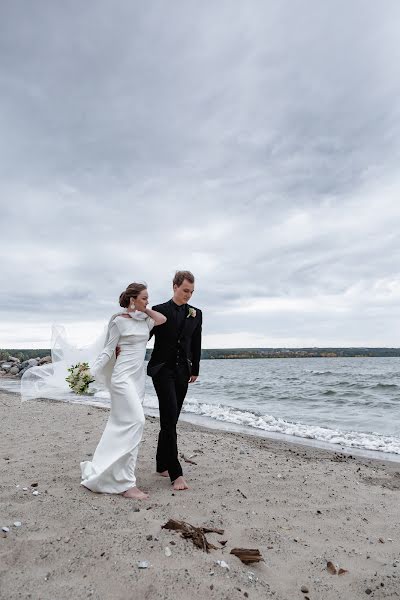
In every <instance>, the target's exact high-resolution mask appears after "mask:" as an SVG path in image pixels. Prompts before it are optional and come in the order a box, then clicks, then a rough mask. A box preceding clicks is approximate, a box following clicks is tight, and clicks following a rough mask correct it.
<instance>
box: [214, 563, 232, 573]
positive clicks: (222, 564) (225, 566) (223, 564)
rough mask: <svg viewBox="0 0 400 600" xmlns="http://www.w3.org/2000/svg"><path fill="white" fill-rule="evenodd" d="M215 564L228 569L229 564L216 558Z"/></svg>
mask: <svg viewBox="0 0 400 600" xmlns="http://www.w3.org/2000/svg"><path fill="white" fill-rule="evenodd" d="M215 564H216V565H218V566H220V567H222V568H223V569H227V570H228V571H229V565H228V563H226V562H225V561H224V560H217V562H216V563H215Z"/></svg>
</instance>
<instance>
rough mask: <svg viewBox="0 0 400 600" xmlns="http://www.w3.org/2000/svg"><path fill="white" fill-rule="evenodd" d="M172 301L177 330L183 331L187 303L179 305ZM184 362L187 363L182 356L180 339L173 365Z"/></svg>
mask: <svg viewBox="0 0 400 600" xmlns="http://www.w3.org/2000/svg"><path fill="white" fill-rule="evenodd" d="M171 303H172V307H173V309H174V311H173V315H174V319H175V325H176V331H177V332H178V333H181V332H182V331H183V326H184V321H185V317H186V304H181V306H179V305H178V304H175V302H174V301H173V300H171ZM182 364H186V361H185V359H184V356H182V352H181V348H180V342H179V339H178V340H177V346H176V357H175V360H174V363H173V366H174V367H175V366H178V365H182Z"/></svg>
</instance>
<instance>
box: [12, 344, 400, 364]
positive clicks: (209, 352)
mask: <svg viewBox="0 0 400 600" xmlns="http://www.w3.org/2000/svg"><path fill="white" fill-rule="evenodd" d="M50 354H51V350H50V349H48V348H47V349H37V348H33V349H32V348H27V349H20V348H18V349H4V350H3V349H0V361H6V360H8V358H9V357H10V356H14V357H15V358H18V359H19V360H20V361H21V362H22V361H24V360H28V359H29V358H38V357H39V358H43V357H44V356H48V355H50ZM150 354H151V349H150V348H149V349H148V350H147V351H146V359H148V358H149V356H150ZM385 356H386V357H398V356H399V357H400V348H356V347H354V348H351V347H349V348H215V349H204V350H202V353H201V358H202V359H203V360H212V359H240V358H241V359H246V358H337V357H341V358H354V357H358V358H363V357H385Z"/></svg>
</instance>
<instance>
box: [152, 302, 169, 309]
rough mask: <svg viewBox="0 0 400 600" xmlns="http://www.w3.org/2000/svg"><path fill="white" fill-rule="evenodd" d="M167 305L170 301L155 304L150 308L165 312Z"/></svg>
mask: <svg viewBox="0 0 400 600" xmlns="http://www.w3.org/2000/svg"><path fill="white" fill-rule="evenodd" d="M169 303H170V301H169V300H168V301H167V302H162V303H161V304H155V305H154V306H153V307H152V308H153V310H157V311H159V312H162V311H163V310H166V309H167V308H168V305H169Z"/></svg>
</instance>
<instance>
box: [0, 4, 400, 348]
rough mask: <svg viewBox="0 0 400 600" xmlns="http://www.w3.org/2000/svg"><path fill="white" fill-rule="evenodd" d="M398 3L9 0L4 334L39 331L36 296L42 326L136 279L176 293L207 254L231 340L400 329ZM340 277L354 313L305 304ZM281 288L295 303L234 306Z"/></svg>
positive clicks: (3, 122) (212, 321)
mask: <svg viewBox="0 0 400 600" xmlns="http://www.w3.org/2000/svg"><path fill="white" fill-rule="evenodd" d="M399 17H400V7H399V4H398V3H397V2H394V1H393V2H391V1H387V2H385V5H384V8H383V7H381V6H379V7H378V6H377V5H374V4H373V3H369V4H366V3H365V2H361V1H358V0H357V1H354V2H352V3H348V2H344V1H339V2H337V1H335V2H333V1H332V2H330V1H328V2H324V3H321V2H318V1H312V2H305V1H301V0H298V1H290V2H289V1H284V2H281V3H279V4H276V3H272V2H261V1H256V0H254V1H251V2H248V3H246V4H243V3H240V4H239V3H237V4H232V3H231V2H219V3H211V2H206V3H202V4H201V5H199V4H198V3H194V2H190V1H189V2H185V3H183V2H173V3H169V4H168V6H167V5H165V3H161V2H155V3H152V4H151V5H146V6H145V7H144V6H143V5H140V4H138V3H132V2H128V1H127V0H117V1H116V2H113V5H112V6H111V5H110V3H109V2H105V0H101V1H97V2H94V1H90V0H89V2H85V3H84V5H82V3H78V2H77V1H75V2H74V1H73V2H69V3H65V4H62V5H60V4H55V3H54V2H50V1H45V0H41V1H38V2H35V3H34V4H32V3H28V2H24V1H22V0H21V1H16V2H13V3H8V4H3V5H2V6H1V7H0V130H1V135H0V202H1V207H0V208H1V222H0V234H1V239H2V244H1V249H0V254H1V259H2V269H1V272H0V284H1V288H0V317H1V321H2V322H4V323H5V326H4V331H6V329H7V332H8V333H7V336H9V335H10V334H9V327H10V323H11V324H15V327H16V328H17V329H18V332H17V333H16V340H21V343H23V341H24V340H27V339H28V334H27V333H24V331H23V330H22V329H21V330H20V329H19V325H18V323H19V319H20V317H21V315H24V316H26V315H27V313H29V315H30V322H32V324H33V323H37V324H38V327H39V325H40V327H41V329H40V331H43V330H44V328H45V324H47V323H50V322H51V321H52V320H54V319H55V318H56V317H57V316H58V314H60V313H61V314H62V315H63V316H64V318H65V319H66V321H68V322H76V323H78V322H80V323H82V327H84V323H85V321H86V319H89V320H98V321H99V322H101V321H103V320H104V319H105V318H106V317H107V316H108V315H109V313H110V312H112V311H113V310H114V308H115V305H116V303H117V299H118V295H119V293H120V291H121V289H122V288H123V287H124V286H125V285H126V284H127V283H129V282H130V281H132V279H135V278H136V279H142V280H143V279H144V280H147V281H148V283H149V286H150V291H151V298H152V299H153V300H154V301H155V302H156V301H159V300H162V299H164V298H166V297H169V295H170V293H171V277H172V275H173V272H174V270H175V269H176V268H191V269H192V270H193V271H194V272H195V273H196V275H197V278H198V281H197V288H196V294H195V297H194V300H193V301H194V303H195V304H196V303H197V304H198V305H199V306H202V307H203V308H204V309H205V315H206V323H205V333H206V335H209V336H210V338H209V339H210V340H212V343H213V344H214V345H226V344H225V342H224V340H226V342H227V343H228V342H230V341H232V340H233V341H235V339H237V340H244V345H248V344H249V343H250V342H251V341H252V340H253V341H254V340H257V344H258V343H261V342H262V340H263V339H264V340H266V342H267V341H268V339H269V337H270V338H271V339H274V340H276V341H277V342H279V340H289V341H290V342H291V344H292V345H293V344H296V343H297V345H302V344H303V342H305V341H306V340H311V339H313V340H316V342H317V343H320V344H321V345H325V344H326V343H327V342H326V340H339V341H340V340H342V344H343V345H345V344H346V343H352V342H351V340H361V341H362V340H365V344H367V343H368V340H378V339H382V340H383V341H382V343H387V344H394V343H395V340H396V339H397V338H396V336H397V335H398V333H399V332H398V331H397V329H396V326H393V322H394V321H395V320H396V319H398V313H397V309H396V299H397V297H398V296H397V287H396V282H397V281H399V277H400V276H399V270H398V267H397V265H398V259H399V250H398V244H397V231H398V229H399V225H400V223H399V221H400V214H399V213H400V211H399V209H398V208H397V198H398V192H399V187H400V186H399V179H398V175H397V170H398V163H399V154H400V141H399V140H400V135H399V134H400V131H399V129H400V128H399V123H400V119H399V108H398V102H397V98H398V97H399V92H400V76H399V74H398V70H397V66H396V65H397V64H398V61H399V58H400V57H399V53H400V50H399V46H398V32H397V25H396V24H397V23H398V18H399ZM379 282H383V283H379ZM390 282H394V283H393V284H390ZM357 285H358V286H359V289H360V290H363V292H362V293H364V294H365V295H368V289H371V290H375V291H373V293H372V294H371V298H369V299H368V302H366V305H365V306H364V307H363V306H362V304H360V297H359V296H357V294H354V295H352V290H354V289H358V288H357ZM379 285H381V286H383V288H385V286H386V288H385V290H386V291H385V292H381V291H377V290H378V288H379ZM383 288H382V289H383ZM379 289H381V288H379ZM349 290H350V291H349ZM360 294H361V292H360ZM385 294H386V296H389V297H391V298H392V305H391V308H390V309H389V308H388V304H385V301H384V298H385V297H386V296H385ZM349 295H350V296H349ZM324 296H329V297H332V298H335V297H337V298H338V303H339V304H340V303H341V302H342V299H343V297H346V298H348V297H351V298H352V300H351V301H347V300H346V302H350V304H348V303H347V304H346V307H347V308H346V315H345V317H343V319H344V320H343V323H344V325H343V327H342V328H340V327H339V326H338V322H337V315H336V314H334V313H332V314H331V316H330V314H329V311H328V312H327V311H326V310H325V309H324V307H320V308H318V307H317V306H315V307H314V314H313V315H310V314H308V313H307V311H302V309H301V307H302V306H303V304H302V301H303V299H305V298H310V299H312V298H313V297H314V298H316V297H324ZM263 298H266V299H277V300H279V299H280V298H281V299H282V305H284V303H285V301H286V299H287V298H290V299H296V298H299V303H298V304H299V309H298V311H296V310H295V308H294V309H293V311H294V312H293V314H290V313H288V311H287V310H283V311H280V310H279V306H278V307H277V308H276V309H274V311H275V312H274V314H273V315H271V313H266V314H261V315H257V318H255V319H254V318H248V317H247V316H246V319H245V324H243V322H240V320H239V319H237V318H236V317H235V318H234V319H232V317H231V316H230V315H229V313H227V314H226V315H225V316H221V314H220V313H218V310H217V308H218V307H220V306H225V307H226V308H227V309H229V308H232V307H235V306H237V305H238V303H240V302H243V306H244V307H245V306H246V302H247V303H248V304H249V306H251V302H252V300H253V299H254V300H257V299H263ZM352 303H353V304H352ZM293 306H295V305H293ZM382 310H383V311H386V316H385V315H382V314H381V311H382ZM87 315H90V317H89V316H87ZM13 326H14V325H13ZM382 330H384V331H385V333H384V334H379V331H382ZM38 331H39V330H38ZM235 332H238V337H237V338H235ZM0 333H1V332H0ZM40 335H42V334H40ZM380 335H381V338H380V337H379V336H380ZM24 336H25V337H24ZM246 336H247V337H246ZM257 336H258V337H257ZM7 339H9V337H7ZM29 339H30V340H32V336H30V337H29ZM246 339H247V340H248V343H245V341H246ZM385 340H386V341H385ZM30 343H33V342H30ZM235 343H236V342H235ZM0 344H1V340H0ZM267 345H268V344H267Z"/></svg>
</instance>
